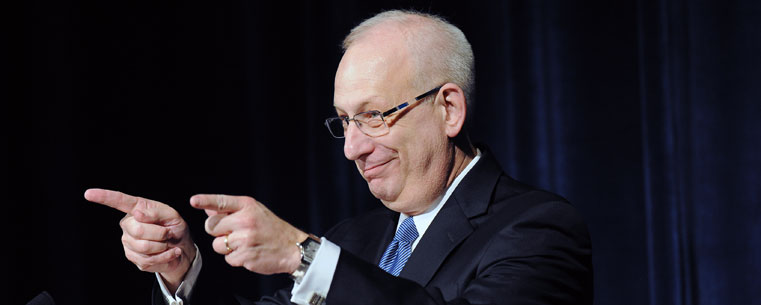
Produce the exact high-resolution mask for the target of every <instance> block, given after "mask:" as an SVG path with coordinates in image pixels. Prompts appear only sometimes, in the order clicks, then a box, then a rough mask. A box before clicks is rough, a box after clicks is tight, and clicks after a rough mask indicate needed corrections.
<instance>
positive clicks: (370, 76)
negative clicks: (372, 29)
mask: <svg viewBox="0 0 761 305" xmlns="http://www.w3.org/2000/svg"><path fill="white" fill-rule="evenodd" d="M412 71H413V70H412V61H411V58H410V56H409V51H408V49H407V48H406V47H405V46H404V44H403V43H402V41H400V39H395V37H393V36H388V35H378V36H373V37H369V38H368V39H364V40H362V41H358V42H355V43H354V44H353V45H352V46H351V47H350V48H349V49H348V50H346V53H345V54H344V56H343V58H342V59H341V63H340V64H339V65H338V70H337V71H336V79H335V91H334V92H335V96H334V99H333V104H334V106H335V107H336V110H338V111H339V112H345V113H356V112H360V111H365V110H369V109H377V110H383V109H382V107H392V106H393V105H395V103H398V102H401V100H400V98H402V97H404V96H405V95H407V94H408V92H407V91H410V89H411V88H410V85H411V80H412Z"/></svg>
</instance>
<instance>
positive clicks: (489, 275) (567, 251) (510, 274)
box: [193, 149, 592, 305]
mask: <svg viewBox="0 0 761 305" xmlns="http://www.w3.org/2000/svg"><path fill="white" fill-rule="evenodd" d="M398 217H399V214H398V213H395V212H393V211H390V210H388V209H385V208H382V209H378V210H374V211H372V212H370V213H367V214H365V215H362V216H359V217H357V218H353V219H350V220H346V221H343V222H341V223H339V224H338V225H336V226H335V227H334V228H333V229H331V230H330V231H329V232H328V233H327V234H326V238H327V239H328V240H330V241H332V242H334V243H336V244H338V245H339V246H340V247H341V254H340V258H339V260H338V265H337V268H336V272H335V275H334V277H333V282H332V284H331V287H330V292H329V293H328V297H327V304H329V305H341V304H352V305H355V304H415V305H421V304H592V257H591V255H592V252H591V251H592V250H591V243H590V240H589V233H588V232H587V228H586V225H585V224H584V221H583V220H582V219H581V217H580V216H579V214H578V213H577V212H576V210H575V209H574V208H573V207H572V206H571V205H570V204H569V203H568V202H567V201H566V200H565V199H563V198H562V197H559V196H557V195H554V194H551V193H548V192H545V191H541V190H537V189H534V188H532V187H530V186H527V185H525V184H522V183H520V182H517V181H515V180H513V179H512V178H510V177H508V176H507V175H505V173H504V172H503V171H502V169H501V168H500V166H499V165H498V164H497V162H496V160H495V159H494V157H493V156H492V155H491V153H490V152H489V151H488V150H485V149H482V157H481V160H480V161H479V162H478V163H477V164H476V165H475V166H474V167H473V168H472V169H471V171H470V172H469V173H468V174H467V176H465V178H464V179H463V180H462V181H461V182H460V184H459V185H458V187H457V189H455V191H454V193H453V194H452V196H451V197H450V198H449V200H447V202H446V203H445V204H444V206H443V207H442V209H441V210H440V211H439V214H438V215H437V216H436V218H435V219H434V220H433V222H432V223H431V225H430V227H429V228H428V230H427V231H426V233H425V235H423V237H422V239H421V240H420V242H419V243H418V245H417V247H416V248H415V251H414V252H413V253H412V255H411V256H410V258H409V260H408V261H407V264H406V265H405V267H404V269H403V270H402V272H401V274H400V275H399V277H398V278H397V277H394V276H391V275H390V274H388V273H386V272H385V271H383V270H381V269H380V268H378V267H377V265H378V262H379V261H380V258H381V256H382V255H383V251H384V250H385V248H386V246H387V245H388V244H389V243H390V242H391V240H392V238H393V236H394V233H395V230H396V223H397V221H398ZM199 288H200V287H199ZM194 295H195V293H194ZM193 298H195V296H194V297H193ZM289 298H290V288H289V289H284V290H281V291H280V292H278V293H277V294H276V295H275V296H273V297H266V298H264V299H262V300H261V301H260V302H257V304H273V303H274V304H290V303H289V302H288V299H289ZM238 301H241V302H242V303H248V302H247V301H245V300H238ZM194 303H196V302H194Z"/></svg>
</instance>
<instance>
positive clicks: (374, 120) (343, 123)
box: [325, 86, 441, 139]
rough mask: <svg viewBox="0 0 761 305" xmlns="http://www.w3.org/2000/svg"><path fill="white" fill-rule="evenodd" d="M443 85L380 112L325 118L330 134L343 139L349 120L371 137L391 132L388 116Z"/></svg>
mask: <svg viewBox="0 0 761 305" xmlns="http://www.w3.org/2000/svg"><path fill="white" fill-rule="evenodd" d="M439 89H441V86H438V87H436V88H433V89H431V90H430V91H428V92H426V93H423V94H421V95H418V96H417V97H416V98H415V99H414V100H412V101H408V102H404V103H401V104H399V105H397V106H396V107H394V108H391V109H389V110H386V111H384V112H380V111H378V110H370V111H365V112H360V113H357V114H355V115H354V117H351V118H350V117H348V116H337V117H332V118H329V119H326V120H325V126H326V127H328V131H330V134H331V135H332V136H333V137H334V138H336V139H342V138H344V137H345V136H346V130H348V129H349V121H354V124H356V125H357V128H359V130H360V131H362V133H364V134H366V135H367V136H370V137H379V136H382V135H385V134H387V133H388V132H389V128H388V125H386V117H388V116H390V115H392V114H393V113H396V112H397V111H399V110H402V109H404V108H406V107H408V106H410V105H412V104H413V103H416V102H419V101H421V100H423V99H425V98H426V97H428V96H429V95H431V94H434V93H438V92H439Z"/></svg>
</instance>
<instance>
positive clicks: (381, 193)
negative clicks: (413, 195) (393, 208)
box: [367, 178, 400, 206]
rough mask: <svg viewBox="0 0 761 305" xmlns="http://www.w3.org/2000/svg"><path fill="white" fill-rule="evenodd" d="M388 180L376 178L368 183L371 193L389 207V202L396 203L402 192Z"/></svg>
mask: <svg viewBox="0 0 761 305" xmlns="http://www.w3.org/2000/svg"><path fill="white" fill-rule="evenodd" d="M386 180H387V179H382V178H376V179H372V180H370V181H368V182H367V186H368V187H369V188H370V193H372V194H373V196H375V198H378V199H379V200H380V201H382V202H383V204H385V205H386V206H388V204H387V202H394V201H395V200H396V198H397V197H398V196H399V193H400V190H398V189H396V188H395V187H393V186H392V185H389V184H390V183H389V182H390V181H386Z"/></svg>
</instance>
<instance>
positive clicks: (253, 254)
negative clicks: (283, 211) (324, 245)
mask: <svg viewBox="0 0 761 305" xmlns="http://www.w3.org/2000/svg"><path fill="white" fill-rule="evenodd" d="M190 205H192V206H193V207H194V208H197V209H203V210H204V211H206V214H207V215H209V218H207V219H206V225H205V227H206V232H207V233H209V234H210V235H212V236H215V237H216V238H215V239H214V242H213V243H212V246H213V248H214V251H216V252H217V253H219V254H223V255H225V261H227V263H228V264H230V265H231V266H235V267H240V266H242V267H244V268H246V269H248V270H250V271H253V272H256V273H260V274H273V273H291V272H293V271H295V270H296V268H298V266H299V263H300V261H301V253H300V252H299V248H298V246H297V245H298V243H300V242H302V241H304V240H305V239H306V238H307V236H308V235H307V234H306V233H304V232H302V231H301V230H299V229H296V228H295V227H293V226H292V225H290V224H289V223H287V222H285V221H284V220H282V219H280V218H279V217H277V216H276V215H275V214H273V213H272V212H271V211H270V210H269V209H267V207H265V206H264V205H262V204H261V203H259V202H258V201H256V200H255V199H254V198H251V197H243V196H227V195H195V196H193V197H191V198H190Z"/></svg>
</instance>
